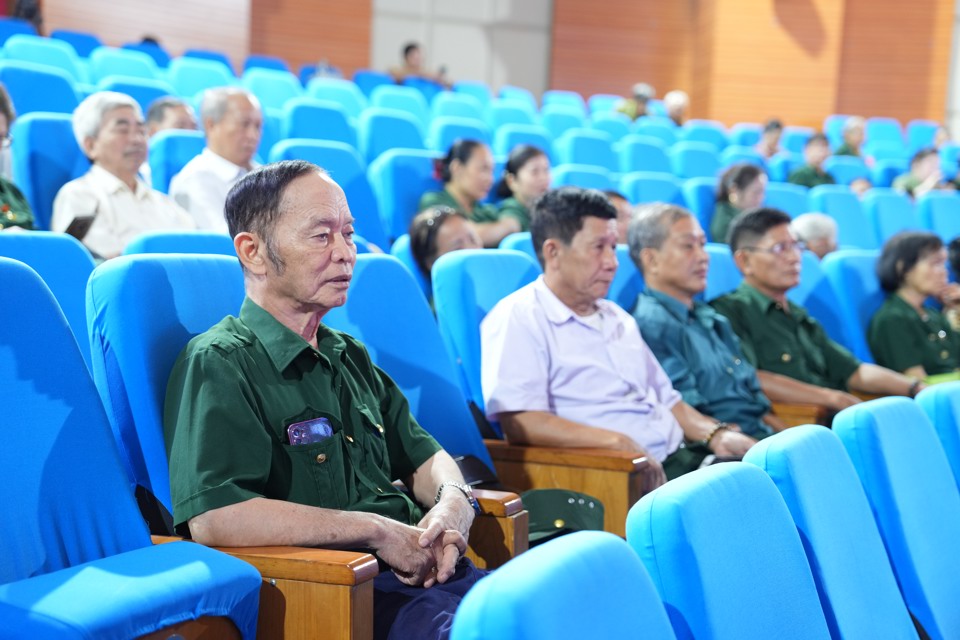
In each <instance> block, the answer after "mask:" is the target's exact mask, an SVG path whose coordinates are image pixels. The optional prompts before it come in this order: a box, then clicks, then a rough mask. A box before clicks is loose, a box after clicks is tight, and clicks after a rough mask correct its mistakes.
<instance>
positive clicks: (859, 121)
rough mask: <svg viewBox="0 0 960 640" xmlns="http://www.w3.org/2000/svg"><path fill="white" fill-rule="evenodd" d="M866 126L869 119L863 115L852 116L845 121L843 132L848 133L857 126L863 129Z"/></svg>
mask: <svg viewBox="0 0 960 640" xmlns="http://www.w3.org/2000/svg"><path fill="white" fill-rule="evenodd" d="M865 126H867V121H866V120H864V119H863V116H850V117H849V118H847V119H846V120H844V121H843V133H846V132H848V131H850V130H851V129H854V128H856V127H859V128H861V129H862V128H864V127H865Z"/></svg>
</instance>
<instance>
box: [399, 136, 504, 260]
mask: <svg viewBox="0 0 960 640" xmlns="http://www.w3.org/2000/svg"><path fill="white" fill-rule="evenodd" d="M435 170H436V174H437V178H439V179H440V181H441V182H442V183H443V191H431V192H429V193H425V194H423V197H422V198H420V205H419V206H418V207H417V208H418V209H419V210H420V211H423V210H424V209H429V208H430V207H434V206H437V205H443V206H446V207H450V208H451V209H454V210H456V211H458V212H460V213H461V214H463V215H464V216H465V217H466V218H468V219H469V220H471V221H472V222H474V223H475V225H476V230H477V233H478V234H479V236H480V241H481V242H482V243H483V246H485V247H496V246H497V245H498V244H500V241H501V240H503V238H505V237H506V236H508V235H510V234H511V233H516V232H517V231H520V221H519V220H518V219H517V218H516V217H515V216H512V215H504V216H501V215H500V214H498V213H497V210H496V207H494V206H493V205H489V204H483V202H482V201H483V199H484V198H486V197H487V194H488V193H489V192H490V187H491V186H492V185H493V154H492V153H490V148H489V147H487V145H485V144H483V143H482V142H479V141H477V140H463V139H459V140H456V141H455V142H454V143H453V144H452V145H450V150H449V151H447V155H446V156H444V157H443V158H440V159H439V160H437V161H436V163H435Z"/></svg>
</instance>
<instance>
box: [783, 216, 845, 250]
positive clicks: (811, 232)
mask: <svg viewBox="0 0 960 640" xmlns="http://www.w3.org/2000/svg"><path fill="white" fill-rule="evenodd" d="M790 230H791V231H793V233H794V235H795V236H797V240H799V241H800V242H802V243H803V244H805V245H807V249H809V250H810V251H812V252H814V253H815V254H816V255H817V257H818V258H820V259H821V260H823V257H824V256H825V255H827V254H828V253H831V252H833V251H836V250H837V233H838V229H837V221H836V220H834V219H833V218H831V217H830V216H828V215H827V214H825V213H817V212H810V213H804V214H802V215H799V216H797V217H796V218H794V219H793V222H791V223H790Z"/></svg>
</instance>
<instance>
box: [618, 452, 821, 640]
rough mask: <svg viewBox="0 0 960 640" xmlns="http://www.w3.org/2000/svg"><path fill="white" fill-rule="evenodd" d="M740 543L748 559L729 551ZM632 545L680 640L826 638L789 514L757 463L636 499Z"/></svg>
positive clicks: (716, 469) (703, 474)
mask: <svg viewBox="0 0 960 640" xmlns="http://www.w3.org/2000/svg"><path fill="white" fill-rule="evenodd" d="M734 540H749V544H750V561H749V562H744V561H743V558H740V557H735V555H731V554H729V553H725V552H724V549H727V548H729V545H730V544H731V542H732V541H734ZM627 542H629V543H630V546H631V547H633V550H634V551H636V552H637V554H638V555H639V556H640V560H642V561H643V564H644V565H645V566H646V567H647V571H649V572H650V577H651V578H652V579H653V583H654V585H656V587H657V591H658V592H659V593H660V597H661V599H662V600H663V603H664V605H665V607H666V609H667V614H668V615H669V616H670V622H671V624H672V625H673V630H674V632H675V633H676V634H677V638H680V639H684V638H714V639H715V640H726V639H728V638H729V639H733V638H736V639H738V640H746V639H753V638H756V639H758V640H759V639H761V638H782V639H792V638H795V639H797V640H800V639H803V640H813V639H814V638H818V639H819V638H822V639H824V640H825V639H826V638H829V637H830V633H829V631H828V630H827V623H826V621H825V620H824V617H823V611H822V610H821V608H820V602H819V599H818V597H817V589H816V586H815V585H814V582H813V577H812V575H811V573H810V567H809V565H808V564H807V559H806V556H805V555H804V552H803V544H802V542H801V540H800V536H799V534H798V533H797V528H796V526H795V525H794V523H793V520H792V519H791V518H790V512H789V511H788V510H787V506H786V505H785V504H784V502H783V498H782V497H781V496H780V493H779V492H778V491H777V488H776V486H775V485H774V484H773V481H772V480H770V478H769V476H767V475H766V474H765V473H764V472H763V471H761V470H760V469H758V468H757V467H755V466H753V465H751V464H746V463H743V462H730V463H728V464H718V465H713V466H710V467H707V468H705V469H700V470H698V471H694V472H693V473H688V474H687V475H685V476H681V477H680V478H677V479H675V480H672V481H670V482H668V483H667V484H665V485H663V486H662V487H660V488H658V489H656V490H655V491H652V492H651V493H648V494H647V495H645V496H644V497H642V498H640V501H639V502H637V503H636V504H635V505H634V506H633V507H632V508H631V509H630V513H629V515H628V516H627ZM758 593H762V594H764V596H763V597H764V601H765V604H764V606H762V607H757V606H756V604H755V602H754V601H753V599H754V597H755V595H756V594H758Z"/></svg>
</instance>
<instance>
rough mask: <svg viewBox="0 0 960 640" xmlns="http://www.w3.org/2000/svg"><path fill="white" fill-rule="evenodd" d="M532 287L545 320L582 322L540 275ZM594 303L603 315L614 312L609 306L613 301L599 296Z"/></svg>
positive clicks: (557, 322)
mask: <svg viewBox="0 0 960 640" xmlns="http://www.w3.org/2000/svg"><path fill="white" fill-rule="evenodd" d="M533 287H534V290H535V291H536V292H537V298H538V299H539V300H540V304H541V305H542V306H543V310H544V313H545V314H546V316H547V320H549V321H550V322H552V323H553V324H563V323H565V322H569V321H570V320H571V319H573V320H576V321H577V322H580V323H583V320H582V319H581V318H580V317H579V316H578V315H577V314H576V313H574V312H573V309H571V308H570V307H568V306H567V305H566V304H564V302H563V301H562V300H561V299H560V298H558V297H557V294H555V293H554V292H553V291H551V290H550V287H548V286H547V283H546V281H545V280H544V278H543V276H542V275H541V276H540V277H539V278H537V279H536V280H535V281H534V283H533ZM596 305H597V310H598V311H599V312H600V313H601V314H603V315H604V316H613V314H614V312H613V309H612V308H611V306H613V305H614V303H612V302H610V301H609V300H604V299H602V298H601V299H599V300H597V301H596Z"/></svg>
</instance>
